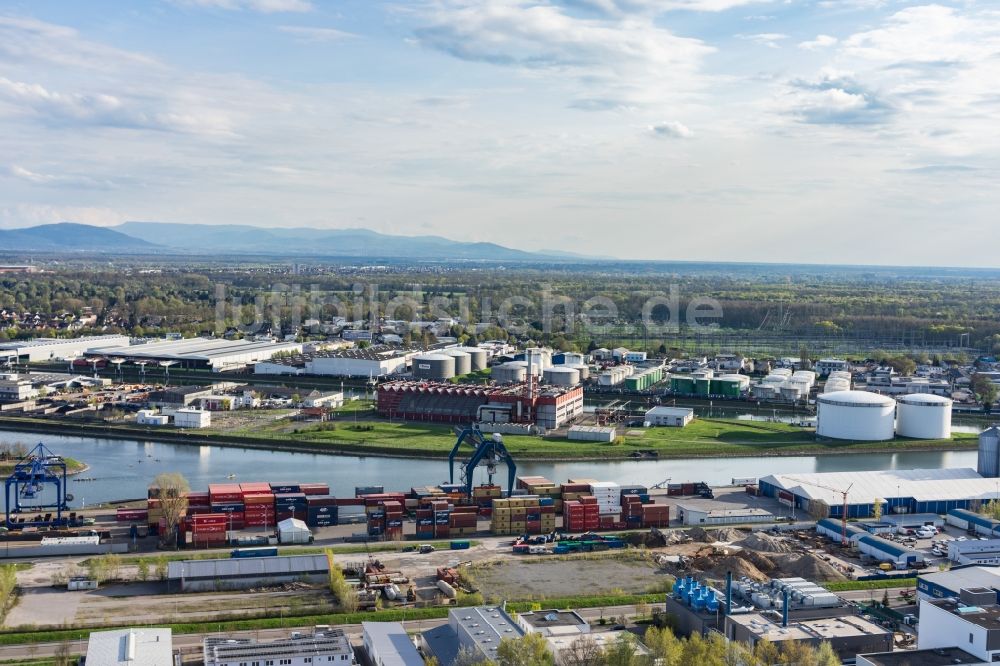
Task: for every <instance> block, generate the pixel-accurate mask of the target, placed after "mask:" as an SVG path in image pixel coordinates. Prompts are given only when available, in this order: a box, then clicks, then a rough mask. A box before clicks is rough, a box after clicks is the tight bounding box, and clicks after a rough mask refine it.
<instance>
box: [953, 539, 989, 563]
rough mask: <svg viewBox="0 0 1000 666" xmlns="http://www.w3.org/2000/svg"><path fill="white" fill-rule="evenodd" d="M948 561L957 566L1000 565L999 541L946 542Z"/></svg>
mask: <svg viewBox="0 0 1000 666" xmlns="http://www.w3.org/2000/svg"><path fill="white" fill-rule="evenodd" d="M948 559H949V560H951V561H952V562H954V563H955V564H957V565H959V566H963V565H966V564H975V565H993V566H996V565H1000V539H987V540H986V541H980V540H978V539H976V540H975V541H957V540H955V539H952V540H951V541H949V542H948Z"/></svg>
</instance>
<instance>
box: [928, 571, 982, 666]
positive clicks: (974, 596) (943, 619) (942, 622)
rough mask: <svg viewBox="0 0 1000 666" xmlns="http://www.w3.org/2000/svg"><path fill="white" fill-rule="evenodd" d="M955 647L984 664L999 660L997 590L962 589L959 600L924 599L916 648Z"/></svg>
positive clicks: (953, 598) (958, 596)
mask: <svg viewBox="0 0 1000 666" xmlns="http://www.w3.org/2000/svg"><path fill="white" fill-rule="evenodd" d="M954 647H960V648H961V649H962V650H965V651H966V652H968V653H969V654H971V655H973V656H974V657H978V658H979V659H982V660H983V661H984V662H990V663H991V662H996V661H1000V606H998V605H997V598H996V591H995V590H992V589H986V588H963V589H962V590H960V591H959V594H958V595H957V597H951V598H948V599H935V600H928V599H921V601H920V631H919V632H918V633H917V648H918V649H920V650H933V649H936V648H954Z"/></svg>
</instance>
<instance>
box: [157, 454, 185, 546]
mask: <svg viewBox="0 0 1000 666" xmlns="http://www.w3.org/2000/svg"><path fill="white" fill-rule="evenodd" d="M153 485H154V486H155V487H156V488H157V489H158V492H159V499H160V509H161V510H162V511H163V521H164V524H165V528H166V529H164V530H163V532H164V533H163V534H160V543H161V544H162V545H164V546H167V547H176V546H177V526H178V525H180V524H181V520H182V519H183V518H184V516H185V515H186V514H187V508H188V501H187V494H188V492H190V491H191V486H190V485H188V482H187V479H185V478H184V475H183V474H181V473H179V472H164V473H163V474H158V475H157V476H156V478H155V479H154V480H153Z"/></svg>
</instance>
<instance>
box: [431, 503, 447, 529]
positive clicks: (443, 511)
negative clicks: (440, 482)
mask: <svg viewBox="0 0 1000 666" xmlns="http://www.w3.org/2000/svg"><path fill="white" fill-rule="evenodd" d="M431 508H433V509H434V538H435V539H447V538H449V537H450V536H451V505H450V504H449V503H448V500H442V499H438V500H432V501H431Z"/></svg>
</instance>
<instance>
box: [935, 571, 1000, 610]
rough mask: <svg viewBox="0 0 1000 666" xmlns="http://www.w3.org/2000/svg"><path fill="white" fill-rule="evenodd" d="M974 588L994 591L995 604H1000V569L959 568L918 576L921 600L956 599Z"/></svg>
mask: <svg viewBox="0 0 1000 666" xmlns="http://www.w3.org/2000/svg"><path fill="white" fill-rule="evenodd" d="M972 588H978V589H989V590H993V603H998V602H1000V567H996V566H986V565H974V566H957V567H952V568H951V569H949V570H947V571H932V572H928V573H922V574H920V575H919V576H917V596H918V597H919V598H920V599H948V598H955V597H958V596H959V595H960V594H961V592H962V590H965V589H972Z"/></svg>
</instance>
